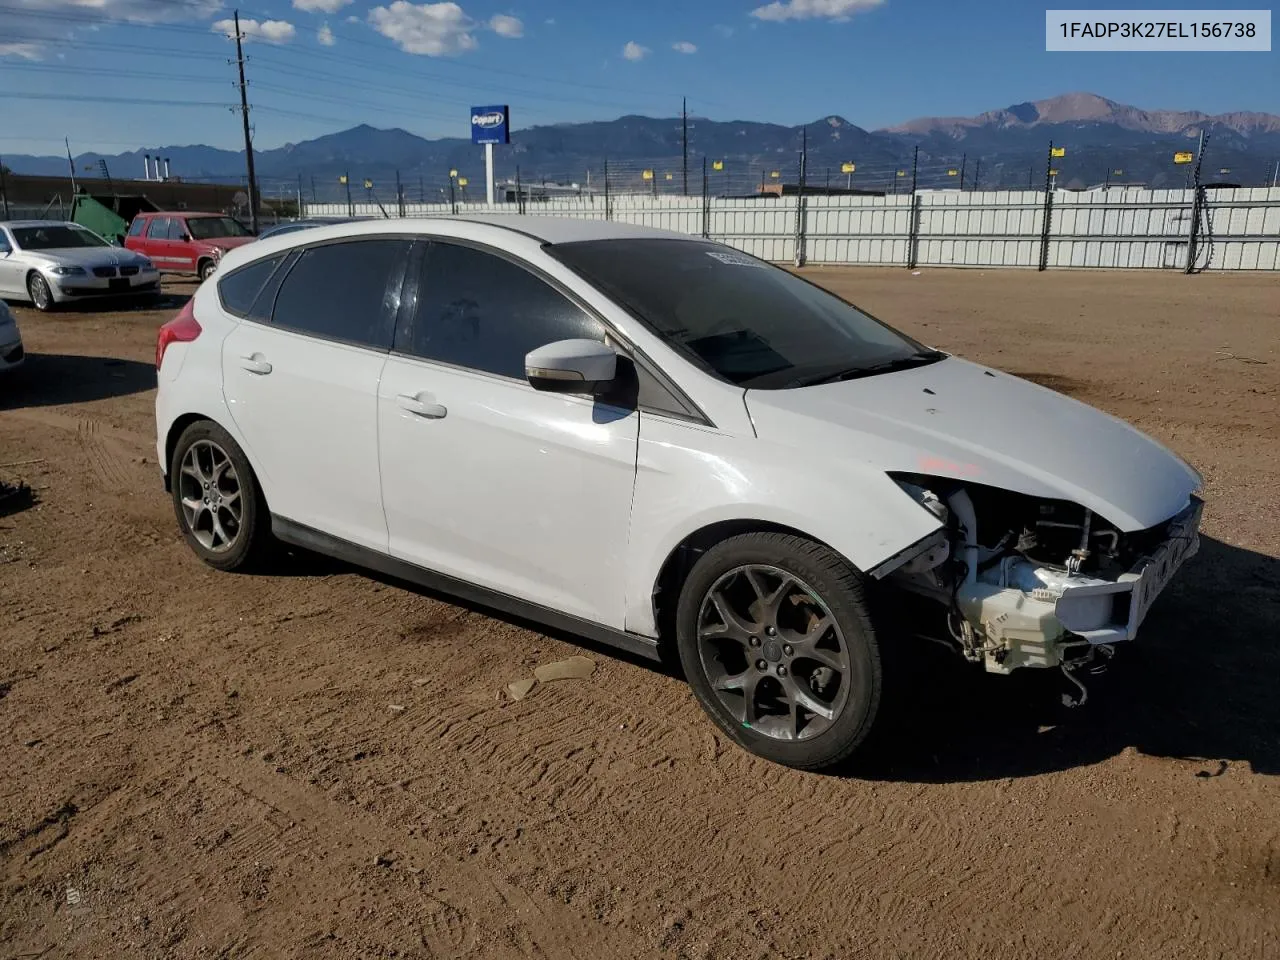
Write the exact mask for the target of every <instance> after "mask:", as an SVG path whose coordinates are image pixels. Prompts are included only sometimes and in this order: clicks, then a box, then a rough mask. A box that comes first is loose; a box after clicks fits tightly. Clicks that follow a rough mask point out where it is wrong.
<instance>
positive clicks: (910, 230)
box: [907, 145, 920, 270]
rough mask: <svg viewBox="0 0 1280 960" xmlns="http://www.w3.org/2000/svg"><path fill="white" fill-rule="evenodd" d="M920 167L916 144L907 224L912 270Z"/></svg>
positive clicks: (911, 266)
mask: <svg viewBox="0 0 1280 960" xmlns="http://www.w3.org/2000/svg"><path fill="white" fill-rule="evenodd" d="M919 168H920V147H919V145H917V146H916V148H915V152H914V153H912V155H911V220H910V222H909V223H908V224H907V226H908V230H907V269H908V270H914V269H915V266H916V231H917V230H918V229H919V225H920V213H919V209H918V207H917V204H919V202H920V196H919V194H917V193H916V173H917V171H918V170H919Z"/></svg>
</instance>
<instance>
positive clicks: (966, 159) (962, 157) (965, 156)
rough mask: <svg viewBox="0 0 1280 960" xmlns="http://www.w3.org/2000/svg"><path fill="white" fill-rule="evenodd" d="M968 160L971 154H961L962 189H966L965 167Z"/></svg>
mask: <svg viewBox="0 0 1280 960" xmlns="http://www.w3.org/2000/svg"><path fill="white" fill-rule="evenodd" d="M968 162H969V155H968V154H967V153H962V154H960V189H961V190H962V191H963V190H964V168H965V165H966V164H967V163H968Z"/></svg>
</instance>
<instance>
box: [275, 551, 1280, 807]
mask: <svg viewBox="0 0 1280 960" xmlns="http://www.w3.org/2000/svg"><path fill="white" fill-rule="evenodd" d="M266 572H268V573H271V574H275V575H284V576H327V575H330V574H334V573H342V572H357V573H361V574H363V575H365V576H370V577H372V578H373V579H376V580H379V581H380V582H383V583H386V584H388V585H391V586H397V587H402V588H404V589H408V590H412V591H413V592H415V593H418V594H420V595H422V596H428V597H432V598H435V599H439V600H443V601H445V602H448V603H452V604H455V605H458V606H462V607H466V608H467V609H471V610H475V611H478V612H480V613H484V614H486V615H489V616H494V617H497V618H498V619H501V620H504V621H506V622H508V623H512V624H516V625H519V626H524V627H528V628H529V629H532V630H536V631H538V632H540V633H543V634H545V635H547V636H551V637H554V638H556V639H559V640H563V641H565V642H566V643H571V644H574V645H576V646H580V647H584V648H586V649H589V650H591V651H593V652H596V653H598V654H600V655H602V656H608V657H612V658H614V659H618V660H623V661H626V662H629V663H634V664H636V665H639V666H643V667H645V668H647V669H651V670H654V671H657V672H661V673H663V674H665V675H669V676H676V675H678V674H679V671H678V668H677V667H676V666H675V665H673V664H671V663H664V664H658V663H654V662H652V661H649V660H646V659H644V658H641V657H638V656H634V655H631V654H628V653H625V652H622V651H619V650H617V649H615V648H613V647H610V646H607V645H604V644H599V643H595V642H593V641H590V640H587V639H585V638H583V637H580V636H577V635H574V634H571V633H568V632H565V631H558V630H548V629H546V628H545V627H542V626H541V625H539V624H537V623H534V622H531V621H527V620H524V619H522V618H519V617H513V616H509V615H506V614H502V613H497V612H495V611H493V610H492V609H490V608H488V607H485V606H483V605H480V604H473V603H467V602H463V601H460V600H458V599H457V598H454V597H451V596H449V595H447V594H443V593H438V592H436V591H432V590H427V589H424V588H422V587H418V586H416V585H413V584H408V583H405V582H403V581H400V580H397V579H394V578H390V577H384V576H381V575H378V574H374V573H371V572H369V571H363V570H356V568H354V567H351V566H349V565H347V564H345V563H343V562H341V561H338V560H331V559H328V558H326V557H320V556H318V555H315V554H309V553H307V552H306V551H294V552H291V553H290V554H289V555H288V556H287V557H284V558H282V559H281V560H280V561H279V562H277V563H276V564H275V565H274V567H273V569H272V570H270V571H266ZM1277 637H1280V560H1277V559H1275V558H1273V557H1269V556H1266V555H1263V554H1259V553H1255V552H1253V551H1250V550H1244V549H1241V548H1239V547H1234V546H1231V545H1230V544H1226V543H1222V542H1221V541H1218V540H1214V539H1212V538H1211V537H1203V536H1202V538H1201V546H1200V551H1199V553H1198V554H1197V555H1196V556H1195V557H1193V558H1192V559H1191V560H1189V561H1188V562H1187V566H1186V567H1185V568H1184V569H1183V570H1182V571H1181V572H1180V574H1179V575H1178V577H1176V578H1175V580H1174V582H1173V583H1172V584H1171V585H1170V586H1169V588H1168V590H1167V591H1166V593H1165V595H1164V596H1162V597H1161V598H1160V600H1159V601H1158V602H1157V603H1156V605H1155V607H1154V608H1153V609H1152V611H1151V613H1150V614H1149V615H1148V617H1147V620H1146V622H1145V623H1144V625H1143V629H1142V633H1141V636H1140V638H1139V639H1138V640H1137V641H1136V642H1134V643H1131V644H1127V645H1119V646H1118V648H1117V653H1116V656H1115V658H1114V659H1113V660H1112V661H1111V663H1110V665H1109V668H1108V669H1107V671H1106V672H1105V673H1104V674H1101V675H1098V676H1086V677H1084V680H1085V683H1086V686H1087V688H1088V700H1087V702H1086V703H1084V704H1083V705H1082V706H1079V707H1074V708H1067V707H1065V706H1064V705H1063V703H1062V699H1061V698H1062V695H1063V694H1064V693H1070V694H1072V695H1078V691H1077V690H1076V689H1075V688H1074V687H1073V686H1072V685H1071V684H1069V683H1068V682H1067V681H1066V679H1065V678H1064V677H1063V676H1062V674H1061V673H1060V672H1059V671H1057V670H1052V671H1040V670H1026V671H1020V672H1018V673H1015V674H1013V675H1011V676H1007V677H1005V676H995V675H989V674H986V673H983V672H982V671H981V670H980V669H978V668H977V667H974V666H972V665H969V664H966V663H963V662H962V661H961V660H960V659H959V658H958V657H957V656H955V655H954V654H951V653H948V652H947V651H946V650H943V649H942V648H941V647H937V646H934V645H932V644H923V645H921V646H920V647H919V648H916V647H914V646H912V647H911V648H910V649H909V651H908V652H909V654H910V658H909V660H910V662H909V664H908V671H909V672H908V674H907V676H906V677H904V678H903V681H902V682H903V686H905V695H901V694H902V692H903V688H902V687H900V688H899V692H900V697H899V701H898V702H899V709H897V710H895V711H892V712H890V713H888V714H887V715H886V719H887V723H886V724H885V726H884V727H883V728H882V729H881V730H879V731H878V742H877V743H875V744H874V745H873V746H872V747H871V749H870V750H868V751H867V752H866V753H865V754H860V755H859V756H858V757H857V758H856V759H855V761H854V762H853V763H851V764H850V765H849V766H848V767H847V768H845V769H843V770H840V771H837V775H842V776H849V777H855V778H861V779H873V780H894V781H903V782H918V783H957V782H965V781H980V780H997V779H1003V778H1008V777H1029V776H1038V775H1041V774H1045V773H1051V772H1055V771H1060V770H1065V769H1070V768H1072V767H1080V766H1087V765H1090V764H1094V763H1097V762H1099V761H1102V760H1105V759H1107V758H1108V757H1112V756H1115V755H1117V754H1119V753H1121V752H1122V751H1124V750H1125V749H1126V748H1129V747H1133V748H1136V749H1137V750H1139V751H1140V752H1142V753H1144V754H1148V755H1153V756H1160V757H1169V758H1176V759H1185V760H1191V761H1199V762H1197V763H1195V764H1194V767H1195V769H1194V771H1190V773H1192V774H1194V775H1195V776H1217V775H1219V774H1220V773H1222V772H1223V770H1225V769H1226V766H1225V765H1229V764H1231V763H1235V762H1247V763H1249V764H1250V766H1251V767H1252V768H1253V770H1254V771H1255V772H1258V773H1264V774H1271V775H1280V696H1278V695H1277V693H1276V682H1277V677H1280V642H1277V640H1276V638H1277ZM690 695H691V696H692V694H690ZM708 722H710V721H708Z"/></svg>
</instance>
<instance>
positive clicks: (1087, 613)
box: [886, 474, 1202, 692]
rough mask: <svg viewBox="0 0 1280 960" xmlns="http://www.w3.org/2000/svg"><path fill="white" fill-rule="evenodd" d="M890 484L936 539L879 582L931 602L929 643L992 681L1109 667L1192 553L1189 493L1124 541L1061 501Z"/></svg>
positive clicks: (914, 480)
mask: <svg viewBox="0 0 1280 960" xmlns="http://www.w3.org/2000/svg"><path fill="white" fill-rule="evenodd" d="M894 479H895V480H896V481H897V482H898V484H899V485H900V486H901V487H902V488H903V490H904V491H906V493H907V494H908V495H910V496H911V497H912V498H914V499H915V500H916V502H917V503H919V504H920V505H921V506H922V507H923V508H924V509H926V510H928V511H929V512H930V513H932V514H933V515H934V516H936V517H937V518H938V520H939V522H940V523H941V524H942V525H943V530H942V532H941V533H942V535H941V536H939V537H938V538H937V539H936V540H934V541H932V542H929V543H926V544H923V545H922V547H921V551H920V552H918V553H917V554H916V555H915V556H913V557H911V558H910V559H908V560H907V561H906V562H905V563H903V564H902V565H901V566H899V567H898V568H897V569H896V570H895V571H893V572H892V573H891V574H889V575H888V577H887V578H886V582H887V583H889V584H892V585H894V586H897V587H899V588H901V589H902V590H904V591H907V592H908V593H910V594H912V595H915V596H917V597H924V598H928V599H929V600H932V601H935V602H936V603H937V604H938V605H940V607H941V609H940V611H933V610H931V611H930V613H931V614H936V616H929V617H926V619H925V622H929V621H933V622H934V624H935V627H936V629H933V630H929V631H928V633H927V634H926V635H928V636H930V638H931V639H938V640H940V642H943V643H944V644H946V645H949V646H951V647H952V648H953V649H955V650H956V651H957V652H958V653H960V654H961V655H962V656H964V657H965V658H966V659H967V660H971V661H974V662H977V663H981V664H982V665H983V666H984V667H985V669H986V670H988V671H990V672H993V673H1010V672H1011V671H1013V670H1016V669H1018V668H1019V667H1041V668H1047V667H1061V668H1062V669H1063V670H1064V671H1065V672H1068V676H1069V677H1070V672H1069V671H1070V670H1072V669H1074V668H1076V667H1078V666H1082V665H1084V664H1085V663H1090V662H1093V661H1094V660H1095V659H1097V658H1098V657H1099V655H1102V656H1104V657H1108V658H1109V657H1110V655H1111V653H1112V652H1113V647H1112V645H1113V644H1115V643H1118V642H1120V641H1124V640H1130V639H1132V638H1133V637H1134V636H1135V635H1136V633H1137V630H1138V628H1139V626H1140V625H1141V623H1142V620H1143V618H1144V617H1145V615H1146V613H1147V610H1148V609H1149V608H1150V606H1151V603H1152V602H1153V601H1154V600H1155V598H1156V596H1157V595H1158V594H1159V593H1160V592H1161V591H1162V590H1163V589H1164V587H1165V585H1166V584H1167V583H1168V582H1169V579H1170V578H1171V577H1172V576H1173V574H1174V572H1175V571H1176V570H1177V569H1178V567H1179V566H1181V564H1182V563H1183V562H1184V561H1185V560H1186V559H1187V558H1188V557H1190V556H1191V555H1192V554H1194V553H1195V552H1196V549H1197V547H1198V545H1199V537H1198V529H1199V524H1200V512H1201V507H1202V503H1201V501H1200V500H1199V499H1198V498H1196V497H1194V496H1193V497H1191V498H1190V500H1189V502H1188V504H1187V505H1186V507H1185V508H1184V509H1183V510H1182V511H1180V512H1179V513H1178V514H1177V515H1176V516H1174V517H1171V518H1170V519H1168V520H1167V521H1165V522H1163V523H1161V524H1158V525H1156V526H1154V527H1151V528H1149V529H1146V530H1138V531H1129V532H1124V531H1121V530H1119V529H1117V528H1116V527H1115V526H1114V525H1113V524H1111V523H1109V522H1108V521H1107V520H1106V519H1104V518H1103V517H1101V516H1098V515H1097V514H1095V513H1093V512H1092V511H1090V510H1088V509H1086V508H1084V507H1082V506H1080V505H1078V504H1074V503H1069V502H1066V501H1062V500H1046V499H1042V498H1036V497H1031V496H1026V495H1023V494H1019V493H1011V492H1009V491H1007V490H1000V489H997V488H994V487H989V486H983V485H981V484H974V483H962V482H959V481H956V480H947V479H943V478H938V477H926V476H919V475H905V474H900V475H895V476H894ZM930 606H932V605H930ZM937 617H940V618H941V619H940V622H939V621H938V620H937ZM914 619H916V620H917V622H919V621H920V618H919V617H916V618H914ZM935 633H936V634H937V635H936V636H935V635H934V634H935ZM1073 682H1076V684H1077V686H1079V683H1078V681H1073ZM1081 689H1082V692H1083V688H1081Z"/></svg>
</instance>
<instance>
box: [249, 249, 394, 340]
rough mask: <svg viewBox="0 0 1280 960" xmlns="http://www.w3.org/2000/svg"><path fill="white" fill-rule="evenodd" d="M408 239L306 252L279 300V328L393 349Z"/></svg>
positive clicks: (276, 314) (274, 317)
mask: <svg viewBox="0 0 1280 960" xmlns="http://www.w3.org/2000/svg"><path fill="white" fill-rule="evenodd" d="M409 245H410V242H409V240H407V239H383V238H373V239H369V240H349V241H346V242H343V243H328V244H324V245H323V246H319V247H311V248H309V249H306V250H304V251H302V253H301V255H300V256H299V257H298V260H297V262H296V263H295V264H294V265H293V267H292V269H290V271H289V274H288V276H286V277H285V278H284V282H283V283H282V284H281V285H280V292H279V293H278V294H277V295H276V300H275V310H274V311H273V313H272V316H271V321H272V323H273V324H275V325H276V326H280V327H286V328H288V329H290V330H297V331H299V332H301V333H308V334H311V335H313V336H316V337H321V338H324V339H326V340H339V341H342V342H344V343H353V344H357V345H359V346H363V347H373V348H375V349H378V350H389V349H391V337H392V332H393V330H394V327H395V313H396V311H397V310H398V309H399V307H400V284H401V282H402V280H403V278H404V261H405V257H406V255H407V253H408V250H409Z"/></svg>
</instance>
